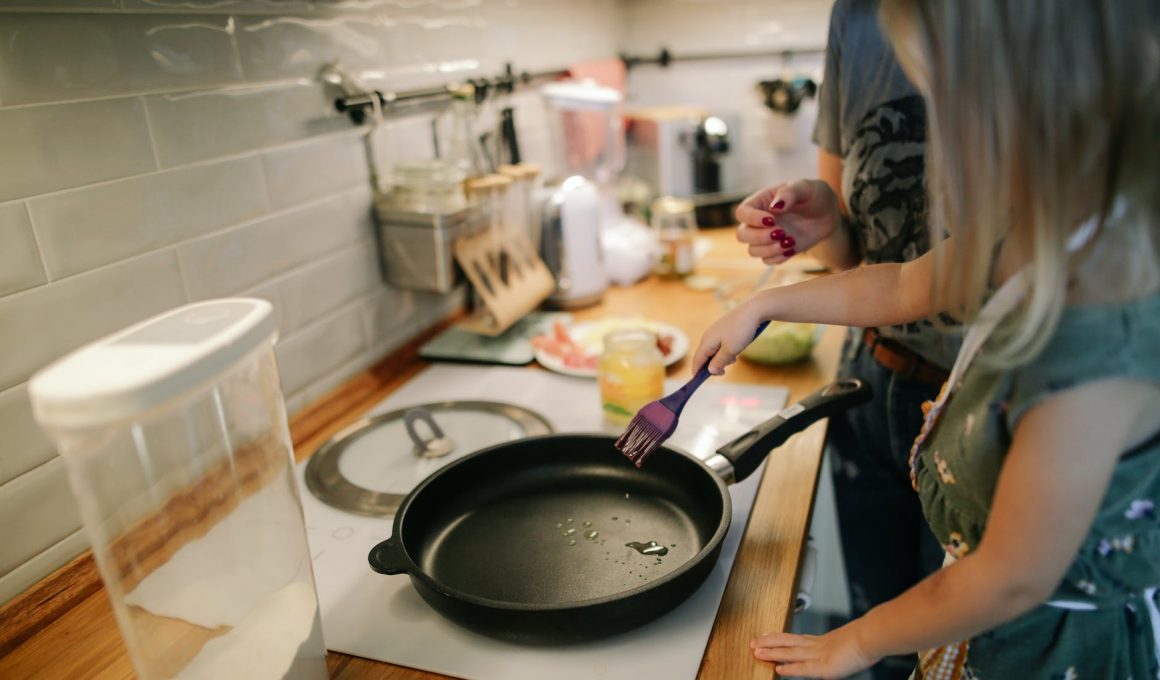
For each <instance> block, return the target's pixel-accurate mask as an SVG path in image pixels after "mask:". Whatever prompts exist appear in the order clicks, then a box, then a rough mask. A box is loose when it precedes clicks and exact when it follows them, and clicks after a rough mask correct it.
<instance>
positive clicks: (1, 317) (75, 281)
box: [0, 250, 185, 389]
mask: <svg viewBox="0 0 1160 680" xmlns="http://www.w3.org/2000/svg"><path fill="white" fill-rule="evenodd" d="M184 301H185V298H184V294H183V291H182V287H181V279H180V276H179V275H178V269H177V257H176V255H175V254H174V252H173V251H172V250H169V251H160V252H157V253H153V254H151V255H146V256H143V257H139V258H136V259H133V260H128V261H126V262H121V263H119V264H116V265H112V266H109V267H104V268H101V269H98V270H96V271H92V272H87V273H85V274H80V275H78V276H72V277H69V278H67V279H64V280H61V281H57V282H54V283H50V284H48V285H46V286H40V287H39V288H33V289H31V290H26V291H24V292H22V293H16V294H15V295H9V296H8V297H5V298H0V357H3V358H4V360H3V361H0V389H5V388H8V387H11V386H13V385H16V384H18V383H21V382H24V381H25V380H27V379H28V378H29V377H30V376H31V375H32V374H33V373H34V372H36V371H37V370H39V369H40V368H42V367H44V366H45V365H46V364H48V363H49V362H50V361H52V360H54V359H56V358H58V357H60V356H62V355H64V354H65V353H67V352H69V351H71V350H73V349H76V348H77V347H80V346H81V345H83V344H84V343H86V342H89V341H90V340H95V339H96V338H99V337H102V336H104V335H107V334H109V333H112V332H113V331H116V330H118V329H120V328H123V327H125V326H128V325H129V324H131V323H133V322H136V321H140V320H142V319H145V318H148V317H150V316H153V315H154V314H158V313H160V312H163V311H165V310H167V309H171V308H173V307H176V306H178V305H180V304H182V303H183V302H184Z"/></svg>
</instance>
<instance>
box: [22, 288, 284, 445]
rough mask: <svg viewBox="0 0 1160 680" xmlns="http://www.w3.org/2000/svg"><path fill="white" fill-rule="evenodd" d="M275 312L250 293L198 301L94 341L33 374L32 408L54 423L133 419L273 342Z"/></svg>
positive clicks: (46, 421)
mask: <svg viewBox="0 0 1160 680" xmlns="http://www.w3.org/2000/svg"><path fill="white" fill-rule="evenodd" d="M272 311H273V307H272V306H271V305H270V303H269V302H266V301H265V300H258V299H251V298H230V299H223V300H210V301H207V302H198V303H194V304H191V305H186V306H184V307H179V308H177V309H174V310H170V311H168V312H165V313H164V314H160V315H158V316H155V317H153V318H152V319H149V320H147V321H142V322H141V323H139V324H136V325H134V326H130V327H129V328H126V329H124V330H122V331H119V332H117V333H114V334H113V335H110V336H108V337H106V338H103V339H101V340H97V341H95V342H92V343H90V344H88V345H86V346H84V347H82V348H80V349H78V350H77V351H75V352H73V353H71V354H68V355H66V356H65V357H63V358H62V359H59V360H58V361H56V362H55V363H53V364H51V365H49V366H48V367H47V368H45V369H43V370H41V371H40V372H39V373H37V374H36V375H35V376H33V378H32V381H31V383H30V384H29V388H28V392H29V396H30V398H31V400H32V408H33V413H34V414H35V416H36V419H37V420H38V421H39V422H40V423H41V424H42V425H46V426H51V427H93V426H99V425H106V424H109V423H113V422H117V421H122V420H128V419H131V418H133V417H134V416H137V415H139V414H141V413H144V412H145V411H148V410H150V409H153V408H156V407H157V406H160V405H162V404H165V403H166V402H168V401H170V400H172V399H174V398H175V397H179V396H181V395H183V394H185V393H187V392H191V391H193V390H196V389H198V388H200V387H203V386H205V385H208V384H210V383H212V382H213V381H214V380H215V379H216V378H218V377H219V376H221V374H222V373H224V372H225V371H227V370H228V369H229V368H231V367H232V366H234V365H235V364H237V363H238V362H239V361H240V360H241V359H243V358H244V357H245V356H247V355H248V354H249V353H250V352H251V351H253V350H254V349H256V348H257V347H259V346H260V345H262V344H263V343H265V342H268V341H272V340H273V339H274V337H275V336H276V334H277V324H276V323H275V320H274V315H273V314H272V313H271V312H272Z"/></svg>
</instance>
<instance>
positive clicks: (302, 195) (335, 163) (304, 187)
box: [262, 132, 370, 208]
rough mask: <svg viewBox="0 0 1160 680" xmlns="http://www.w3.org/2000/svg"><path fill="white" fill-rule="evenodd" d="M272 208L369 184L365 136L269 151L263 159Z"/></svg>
mask: <svg viewBox="0 0 1160 680" xmlns="http://www.w3.org/2000/svg"><path fill="white" fill-rule="evenodd" d="M262 165H263V167H264V168H265V171H266V186H267V188H268V190H269V193H270V205H271V206H273V207H274V208H284V207H287V206H291V205H294V204H296V203H305V202H306V201H311V200H314V199H316V198H319V197H321V196H329V195H331V194H334V193H337V192H339V191H343V190H346V189H350V188H352V187H354V186H356V185H358V184H362V185H364V186H365V185H366V184H367V182H368V181H369V174H370V173H369V171H368V170H367V157H366V153H365V151H364V150H363V142H362V133H361V132H360V133H359V134H357V135H345V136H337V137H336V136H330V137H325V138H323V139H322V140H320V141H318V142H312V143H310V144H304V145H301V146H295V147H291V148H287V149H280V150H278V151H270V152H267V153H266V154H264V155H263V156H262Z"/></svg>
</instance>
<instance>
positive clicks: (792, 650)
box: [749, 625, 877, 678]
mask: <svg viewBox="0 0 1160 680" xmlns="http://www.w3.org/2000/svg"><path fill="white" fill-rule="evenodd" d="M749 646H750V647H752V648H753V656H755V657H757V658H758V659H761V660H762V661H772V662H773V663H774V665H775V668H776V670H777V674H778V675H782V676H785V675H791V676H795V677H806V678H845V677H848V676H850V675H853V674H854V673H857V672H858V671H861V670H865V669H867V668H869V667H870V666H872V665H874V663H875V662H876V661H877V659H873V658H870V657H869V656H867V655H866V653H865V652H863V651H862V649H861V647H860V645H859V644H858V641H857V640H856V639H855V635H854V634H853V632H852V631H851V629H850V626H849V625H846V626H842V627H841V628H838V629H837V630H833V631H830V632H829V633H826V634H825V635H820V636H819V635H794V634H792V633H766V634H765V635H762V636H761V637H759V638H756V639H754V640H751V641H750V642H749Z"/></svg>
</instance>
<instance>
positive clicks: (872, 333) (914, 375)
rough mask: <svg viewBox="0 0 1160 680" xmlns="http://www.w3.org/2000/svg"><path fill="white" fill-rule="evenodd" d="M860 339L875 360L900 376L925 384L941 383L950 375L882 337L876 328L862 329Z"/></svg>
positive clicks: (898, 344)
mask: <svg viewBox="0 0 1160 680" xmlns="http://www.w3.org/2000/svg"><path fill="white" fill-rule="evenodd" d="M862 340H863V342H865V343H866V346H867V347H868V348H870V354H871V355H872V356H873V357H874V360H875V361H877V362H878V363H880V364H882V365H883V366H885V367H886V368H887V369H888V370H889V371H890V372H891V373H893V374H895V375H897V376H899V377H901V378H905V379H907V380H915V381H917V382H920V383H925V384H927V385H942V384H943V383H944V382H946V379H947V378H948V377H949V376H950V373H949V372H948V371H947V370H946V369H943V368H941V367H939V366H936V365H934V364H932V363H930V362H929V361H927V360H926V359H923V358H922V357H920V356H919V355H917V354H915V353H914V352H913V351H911V350H909V349H907V348H906V347H905V346H904V345H902V344H901V343H899V342H897V341H895V340H891V339H890V338H884V337H882V335H881V334H880V333H879V332H878V331H877V329H874V328H867V329H866V330H864V331H863V332H862Z"/></svg>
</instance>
